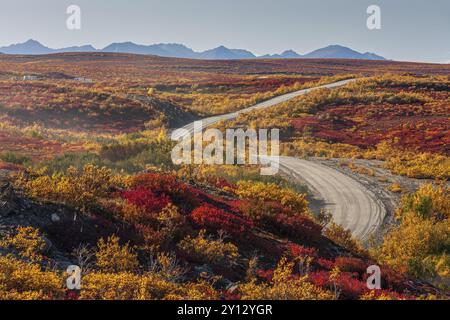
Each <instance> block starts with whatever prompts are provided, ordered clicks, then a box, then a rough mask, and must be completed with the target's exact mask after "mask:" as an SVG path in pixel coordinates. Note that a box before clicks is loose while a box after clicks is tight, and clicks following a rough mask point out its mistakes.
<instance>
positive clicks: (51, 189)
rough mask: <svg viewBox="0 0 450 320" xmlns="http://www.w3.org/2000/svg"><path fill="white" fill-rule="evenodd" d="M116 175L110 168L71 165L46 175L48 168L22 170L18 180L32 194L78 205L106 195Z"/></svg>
mask: <svg viewBox="0 0 450 320" xmlns="http://www.w3.org/2000/svg"><path fill="white" fill-rule="evenodd" d="M116 179H117V178H116V177H114V176H113V175H112V173H111V170H109V169H107V168H98V167H96V166H93V165H86V166H85V167H84V168H83V170H82V171H79V170H77V169H76V168H74V167H70V168H69V169H68V170H67V172H66V174H65V175H62V174H53V175H52V176H47V175H45V170H41V171H38V172H34V173H31V174H30V176H25V175H24V174H20V175H19V176H18V179H17V180H16V183H17V184H18V186H19V187H22V188H24V189H25V191H26V192H27V194H28V195H29V196H31V197H33V198H38V199H43V200H47V201H55V202H62V203H65V204H69V205H72V206H74V207H76V208H78V209H81V210H86V209H88V208H90V207H92V206H93V205H94V204H95V203H96V201H97V199H98V198H101V197H105V196H106V195H107V194H108V192H109V189H110V188H111V186H112V185H113V184H114V182H115V180H116Z"/></svg>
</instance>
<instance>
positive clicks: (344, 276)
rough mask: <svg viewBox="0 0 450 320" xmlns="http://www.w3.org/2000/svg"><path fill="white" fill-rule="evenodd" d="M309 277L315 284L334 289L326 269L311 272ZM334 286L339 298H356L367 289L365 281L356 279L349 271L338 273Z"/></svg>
mask: <svg viewBox="0 0 450 320" xmlns="http://www.w3.org/2000/svg"><path fill="white" fill-rule="evenodd" d="M309 278H310V280H311V281H312V283H314V284H315V285H317V286H320V287H323V288H326V289H331V290H333V289H334V283H333V282H332V281H330V274H329V272H327V271H316V272H311V273H310V274H309ZM336 286H337V288H338V290H339V292H340V295H339V298H340V299H349V300H356V299H358V298H359V297H360V296H362V295H363V294H365V293H367V292H368V291H369V289H368V288H367V284H366V282H365V281H361V280H358V279H357V278H355V274H352V273H349V272H341V273H340V274H339V277H338V279H337V281H336Z"/></svg>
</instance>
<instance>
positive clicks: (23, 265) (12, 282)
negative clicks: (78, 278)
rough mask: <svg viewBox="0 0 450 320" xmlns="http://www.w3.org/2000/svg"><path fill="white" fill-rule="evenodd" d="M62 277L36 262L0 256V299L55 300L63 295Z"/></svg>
mask: <svg viewBox="0 0 450 320" xmlns="http://www.w3.org/2000/svg"><path fill="white" fill-rule="evenodd" d="M64 292H65V290H64V288H63V279H62V277H61V275H60V274H58V273H57V272H55V271H51V270H42V269H41V267H40V266H39V265H38V264H32V263H27V262H24V261H22V260H19V259H16V258H13V257H12V256H3V255H1V256H0V300H55V299H63V297H64Z"/></svg>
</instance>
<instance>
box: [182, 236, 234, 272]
mask: <svg viewBox="0 0 450 320" xmlns="http://www.w3.org/2000/svg"><path fill="white" fill-rule="evenodd" d="M205 233H206V231H205V230H200V232H199V234H198V235H197V236H196V237H195V238H193V237H191V236H187V237H186V238H184V239H183V240H182V241H181V242H180V243H179V244H178V248H179V249H181V250H182V251H184V253H185V254H187V256H188V257H189V259H192V260H194V261H199V262H202V263H210V264H224V265H234V264H235V263H236V261H237V259H238V258H239V251H238V248H237V247H236V246H235V245H234V244H232V243H230V242H228V243H227V242H225V241H224V239H223V238H222V237H219V238H218V239H217V240H214V239H212V238H211V237H207V236H206V235H205Z"/></svg>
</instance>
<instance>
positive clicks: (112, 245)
mask: <svg viewBox="0 0 450 320" xmlns="http://www.w3.org/2000/svg"><path fill="white" fill-rule="evenodd" d="M97 246H98V250H97V253H96V255H95V256H96V259H97V267H98V268H100V270H102V271H103V272H133V271H136V270H137V268H138V267H139V263H138V260H137V255H136V254H135V253H134V252H133V251H132V249H131V248H130V247H129V245H128V244H126V245H124V246H121V245H120V244H119V238H118V237H116V236H111V237H109V238H108V239H107V240H106V241H105V240H104V239H100V240H99V242H98V245H97Z"/></svg>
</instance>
